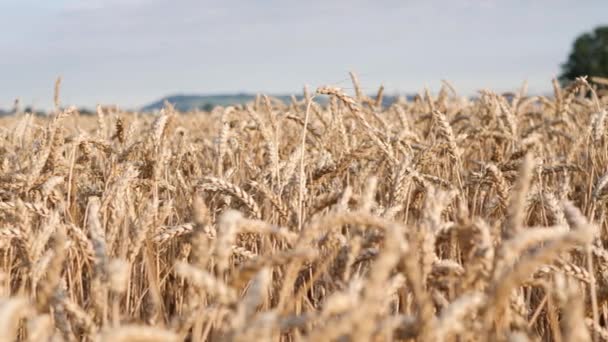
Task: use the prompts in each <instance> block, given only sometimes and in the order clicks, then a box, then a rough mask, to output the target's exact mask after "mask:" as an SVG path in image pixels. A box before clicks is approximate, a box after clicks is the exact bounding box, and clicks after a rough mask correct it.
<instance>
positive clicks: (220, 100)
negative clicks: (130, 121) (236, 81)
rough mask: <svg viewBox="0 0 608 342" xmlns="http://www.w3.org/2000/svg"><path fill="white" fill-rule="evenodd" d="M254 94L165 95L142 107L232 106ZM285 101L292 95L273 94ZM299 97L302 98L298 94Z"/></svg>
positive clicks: (148, 109) (250, 98) (152, 108)
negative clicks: (168, 104)
mask: <svg viewBox="0 0 608 342" xmlns="http://www.w3.org/2000/svg"><path fill="white" fill-rule="evenodd" d="M255 97H256V95H254V94H245V93H242V94H220V95H172V96H167V97H164V98H162V99H160V100H158V101H156V102H153V103H150V104H148V105H146V106H144V107H142V108H141V110H142V111H144V112H153V111H156V110H160V109H161V108H163V105H164V103H165V101H167V102H169V103H171V104H172V105H173V106H174V107H175V109H177V110H178V111H181V112H187V111H191V110H197V109H198V110H211V109H213V107H216V106H230V105H237V104H245V103H248V102H252V101H255ZM272 97H274V98H277V99H280V100H281V101H283V102H286V103H289V101H291V96H290V95H272ZM298 98H300V97H299V96H298Z"/></svg>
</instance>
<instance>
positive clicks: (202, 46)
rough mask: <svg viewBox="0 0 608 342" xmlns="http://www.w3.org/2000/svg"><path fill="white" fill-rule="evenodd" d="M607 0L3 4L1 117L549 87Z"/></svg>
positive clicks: (607, 18)
mask: <svg viewBox="0 0 608 342" xmlns="http://www.w3.org/2000/svg"><path fill="white" fill-rule="evenodd" d="M600 24H608V0H588V1H585V0H582V1H575V0H528V1H524V0H510V1H507V0H504V1H501V0H451V1H448V0H445V1H439V0H433V1H413V0H402V1H397V0H389V1H372V0H369V1H366V0H350V1H338V0H325V1H317V0H313V1H302V0H301V1H279V0H260V1H252V0H249V1H247V0H222V1H195V0H181V1H179V0H149V1H144V0H38V1H36V0H0V51H1V53H2V55H1V57H0V108H10V106H11V105H12V102H13V100H14V99H15V98H16V97H19V98H21V100H22V102H24V103H25V104H34V106H35V107H38V108H48V107H50V105H51V102H52V97H53V82H54V79H55V78H56V76H57V75H61V76H63V87H62V100H63V101H62V102H63V103H64V104H66V105H68V104H74V105H82V106H88V107H93V106H94V105H95V104H97V103H103V104H108V103H116V104H119V105H121V106H122V107H124V108H135V107H139V106H141V105H143V104H146V103H148V102H151V101H153V100H156V99H158V98H160V97H162V96H164V95H168V94H173V93H222V92H238V91H247V92H268V93H294V92H299V91H300V89H301V88H302V86H303V85H304V84H308V85H310V86H311V87H313V88H314V87H316V86H319V85H322V84H337V85H340V86H343V87H350V83H349V82H348V81H347V79H348V74H347V73H348V71H349V70H354V71H356V72H357V73H359V75H360V78H361V81H362V84H363V86H364V87H365V88H367V89H369V91H370V92H371V91H374V90H375V89H376V87H378V86H379V85H380V84H384V85H385V87H386V89H387V91H388V92H396V91H399V92H406V93H411V92H416V91H418V90H419V89H421V88H422V87H424V85H428V86H430V87H431V88H432V89H435V90H436V89H437V88H438V86H439V84H440V80H441V79H448V80H450V81H452V82H453V83H454V85H455V86H456V87H457V89H458V90H460V91H461V92H462V93H465V94H472V93H474V92H475V91H476V90H478V89H480V88H492V89H496V90H500V91H503V90H508V89H514V88H517V87H519V85H520V84H521V82H522V81H523V80H524V79H527V80H528V81H529V84H530V90H531V91H532V92H537V93H541V92H545V91H548V90H549V89H550V79H551V78H552V77H553V76H555V75H556V74H558V73H559V66H560V64H561V63H562V62H564V61H565V59H566V57H567V54H568V51H569V49H570V46H571V43H572V41H573V39H574V38H575V37H576V36H577V35H578V34H580V33H582V32H585V31H589V30H591V29H592V28H594V27H595V26H597V25H600Z"/></svg>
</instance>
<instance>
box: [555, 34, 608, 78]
mask: <svg viewBox="0 0 608 342" xmlns="http://www.w3.org/2000/svg"><path fill="white" fill-rule="evenodd" d="M584 75H588V76H600V77H608V26H600V27H597V28H596V29H595V30H593V32H587V33H584V34H582V35H580V36H579V37H578V38H576V40H575V41H574V45H573V46H572V51H571V52H570V56H568V61H567V62H566V63H564V64H562V74H561V75H560V80H561V81H564V82H567V81H571V80H574V79H575V78H576V77H578V76H584Z"/></svg>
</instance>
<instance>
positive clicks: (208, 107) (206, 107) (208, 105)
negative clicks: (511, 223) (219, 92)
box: [202, 102, 215, 112]
mask: <svg viewBox="0 0 608 342" xmlns="http://www.w3.org/2000/svg"><path fill="white" fill-rule="evenodd" d="M213 107H215V106H214V105H213V104H212V103H209V102H207V103H205V104H204V105H203V107H202V109H203V110H204V111H205V112H210V111H212V110H213Z"/></svg>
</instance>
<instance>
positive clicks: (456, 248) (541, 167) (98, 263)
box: [0, 77, 608, 342]
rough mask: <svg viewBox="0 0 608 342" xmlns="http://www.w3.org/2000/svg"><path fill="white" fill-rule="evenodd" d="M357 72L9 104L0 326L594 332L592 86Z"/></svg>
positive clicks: (247, 337) (248, 332)
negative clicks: (83, 111)
mask: <svg viewBox="0 0 608 342" xmlns="http://www.w3.org/2000/svg"><path fill="white" fill-rule="evenodd" d="M353 81H354V85H355V90H356V92H355V93H356V95H355V96H352V97H351V96H349V95H346V93H345V92H343V91H342V90H340V89H338V88H332V87H321V88H319V89H317V90H316V94H314V95H312V94H309V93H307V92H305V94H304V99H303V100H298V99H296V98H294V99H293V100H292V102H291V103H281V102H279V101H277V100H275V99H272V98H269V97H265V96H260V97H259V98H258V100H256V101H255V103H252V104H250V105H247V106H237V107H228V108H218V109H216V110H214V111H213V112H211V113H177V112H175V110H174V109H173V108H172V107H171V106H170V105H166V107H165V108H164V109H163V110H162V111H161V112H160V114H158V115H156V116H152V115H147V114H138V113H126V112H121V111H118V110H116V109H113V108H105V107H103V108H102V107H100V108H98V112H97V116H96V117H95V116H81V115H80V114H79V113H78V112H77V111H76V110H75V109H72V108H66V109H61V107H60V106H59V99H58V97H59V96H58V95H57V96H56V102H57V105H56V110H55V112H54V114H53V115H52V116H51V117H49V118H48V119H43V118H38V117H34V116H32V115H30V114H27V113H18V114H17V115H15V116H13V117H10V118H3V119H2V120H1V126H0V139H1V140H0V163H1V164H0V165H1V166H0V167H1V170H0V340H1V341H11V340H26V341H50V340H52V341H61V340H65V341H78V340H84V341H112V342H119V341H182V340H189V341H216V340H228V341H232V340H235V341H266V340H273V341H369V340H374V341H393V340H417V341H477V340H494V341H506V340H509V341H511V340H513V341H527V340H531V341H535V340H556V341H560V340H563V341H591V340H595V341H598V340H604V339H608V250H607V249H606V245H607V244H608V235H607V233H608V232H607V231H606V227H607V222H606V220H605V218H606V215H605V213H606V210H605V209H606V205H607V203H606V199H608V196H607V195H608V189H606V190H605V188H606V185H607V184H608V154H607V153H606V151H607V148H608V135H607V129H606V107H607V105H608V96H604V95H603V94H604V93H602V92H601V91H602V89H601V87H602V86H601V85H597V84H591V83H589V82H588V81H587V80H586V79H584V78H581V79H578V80H577V81H576V82H574V83H572V85H570V86H569V87H567V88H562V87H560V86H559V85H558V84H557V82H555V95H554V96H553V97H531V96H527V95H526V89H525V87H522V89H521V90H520V91H518V92H516V93H512V94H496V93H494V92H491V91H482V92H480V95H479V97H478V98H476V99H468V98H464V97H460V96H458V95H457V93H456V92H455V90H454V89H453V88H452V87H451V86H450V85H449V84H448V83H445V84H444V86H443V87H442V88H441V91H440V92H439V93H438V94H437V96H432V95H431V94H430V93H429V92H428V91H426V92H423V93H422V94H420V95H419V96H418V97H416V98H415V99H414V100H412V101H406V100H400V101H398V102H396V103H394V104H392V105H391V106H390V107H383V106H382V103H383V101H382V89H381V90H380V91H379V92H378V95H377V96H376V97H375V98H372V97H369V96H366V95H365V94H364V93H363V92H362V91H361V90H360V87H359V85H358V82H357V81H356V77H353ZM57 92H58V91H57ZM598 94H599V95H598ZM322 95H323V96H328V102H327V104H326V105H322V104H320V103H319V102H315V98H316V97H320V96H322Z"/></svg>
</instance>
